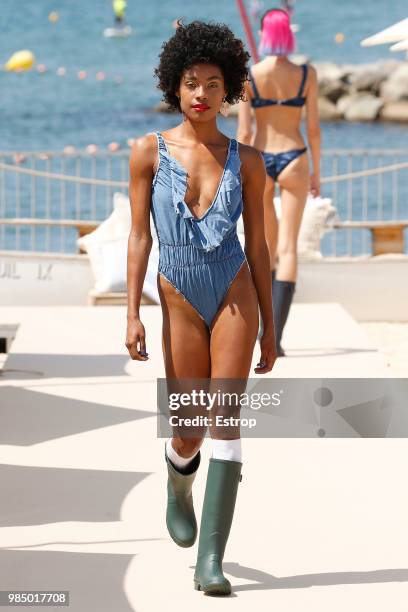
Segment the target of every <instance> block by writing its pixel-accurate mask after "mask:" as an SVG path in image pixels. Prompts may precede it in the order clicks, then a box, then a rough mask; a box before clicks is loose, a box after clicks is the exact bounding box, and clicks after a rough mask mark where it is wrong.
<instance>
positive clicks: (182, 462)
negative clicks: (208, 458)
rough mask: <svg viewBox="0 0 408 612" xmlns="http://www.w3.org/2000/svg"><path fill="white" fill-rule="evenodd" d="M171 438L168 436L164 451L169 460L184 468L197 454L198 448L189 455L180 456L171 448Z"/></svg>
mask: <svg viewBox="0 0 408 612" xmlns="http://www.w3.org/2000/svg"><path fill="white" fill-rule="evenodd" d="M172 439H173V438H169V439H168V440H167V442H166V453H167V456H168V458H169V459H170V461H171V462H172V463H173V464H174V465H175V466H176V467H178V468H180V469H183V468H185V467H186V466H187V465H188V464H189V463H190V462H191V461H192V460H193V459H194V457H195V456H196V455H197V453H198V452H199V450H200V449H198V451H197V452H195V453H194V455H191V457H181V456H180V455H179V454H178V453H177V452H176V451H175V450H174V448H173V445H172V443H171V441H172Z"/></svg>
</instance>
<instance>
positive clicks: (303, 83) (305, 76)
mask: <svg viewBox="0 0 408 612" xmlns="http://www.w3.org/2000/svg"><path fill="white" fill-rule="evenodd" d="M302 70H303V74H302V81H301V83H300V87H299V93H298V95H297V97H298V98H300V97H302V95H303V88H304V86H305V83H306V79H307V64H302Z"/></svg>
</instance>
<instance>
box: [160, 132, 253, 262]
mask: <svg viewBox="0 0 408 612" xmlns="http://www.w3.org/2000/svg"><path fill="white" fill-rule="evenodd" d="M160 138H161V140H162V143H163V147H162V149H161V152H162V153H163V154H164V155H165V156H166V157H167V159H168V161H169V165H170V172H171V183H172V202H173V208H174V211H175V213H176V214H177V215H178V216H179V217H180V218H181V220H182V221H183V223H185V225H186V228H187V231H188V235H189V238H190V240H191V243H192V244H193V245H194V246H195V247H197V248H198V249H202V250H204V251H212V250H214V249H215V248H217V247H218V246H219V245H220V244H221V242H222V240H223V239H224V236H225V235H226V234H228V233H229V232H230V231H231V230H232V228H233V227H234V226H236V222H237V220H238V217H239V215H240V213H241V212H242V196H241V198H240V200H241V202H240V203H241V207H240V208H239V211H237V210H232V208H233V207H231V195H232V192H233V191H234V187H237V186H238V185H239V186H240V178H239V169H240V159H239V155H238V151H237V149H238V147H237V142H236V140H235V139H233V138H232V139H230V141H229V145H228V153H227V158H226V161H225V165H224V168H223V172H222V175H221V178H220V181H219V184H218V188H217V192H216V194H215V196H214V199H213V201H212V203H211V205H210V206H209V207H208V209H207V210H206V211H205V213H204V214H203V215H202V216H201V217H196V216H195V215H194V214H193V213H192V212H191V210H190V209H189V207H188V206H187V204H186V202H185V197H186V193H187V179H188V172H187V171H186V169H185V168H184V166H183V165H182V164H181V162H179V161H178V160H177V159H176V158H175V157H173V156H172V155H170V153H169V151H168V149H167V146H166V144H165V142H164V139H163V137H162V136H161V135H160ZM237 213H238V216H237Z"/></svg>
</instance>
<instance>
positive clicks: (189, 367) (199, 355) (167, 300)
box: [158, 276, 211, 378]
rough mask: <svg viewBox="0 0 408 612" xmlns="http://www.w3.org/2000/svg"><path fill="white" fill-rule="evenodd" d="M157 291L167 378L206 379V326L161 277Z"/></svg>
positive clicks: (207, 364)
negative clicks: (161, 313)
mask: <svg viewBox="0 0 408 612" xmlns="http://www.w3.org/2000/svg"><path fill="white" fill-rule="evenodd" d="M158 288H159V296H160V302H161V306H162V312H163V333H162V349H163V358H164V367H165V371H166V377H168V378H209V377H210V372H211V361H210V334H209V331H208V328H207V325H206V323H205V322H204V320H203V319H202V318H201V317H200V315H199V314H198V313H197V311H196V310H195V309H194V308H193V306H192V305H191V304H190V303H189V302H187V301H186V300H185V299H184V298H183V296H182V295H181V294H180V293H178V292H177V291H176V290H175V288H174V287H173V286H172V285H171V284H170V283H169V282H168V281H166V279H164V278H163V277H161V276H159V282H158Z"/></svg>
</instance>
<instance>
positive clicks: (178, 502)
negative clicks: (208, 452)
mask: <svg viewBox="0 0 408 612" xmlns="http://www.w3.org/2000/svg"><path fill="white" fill-rule="evenodd" d="M164 456H165V458H166V463H167V470H168V480H167V510H166V525H167V529H168V531H169V534H170V536H171V538H172V539H173V540H174V541H175V543H176V544H178V545H179V546H182V547H183V548H188V547H189V546H192V545H193V544H194V542H195V541H196V538H197V520H196V517H195V513H194V506H193V495H192V492H191V488H192V486H193V482H194V479H195V477H196V474H197V470H198V466H199V465H200V460H201V454H200V451H198V453H197V455H196V456H195V457H194V459H193V460H192V461H191V463H190V464H189V465H188V466H187V468H186V469H185V470H183V471H179V470H178V468H176V467H175V466H174V465H173V463H172V462H171V461H170V459H169V458H168V457H167V452H166V446H165V447H164Z"/></svg>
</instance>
